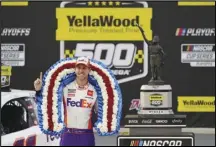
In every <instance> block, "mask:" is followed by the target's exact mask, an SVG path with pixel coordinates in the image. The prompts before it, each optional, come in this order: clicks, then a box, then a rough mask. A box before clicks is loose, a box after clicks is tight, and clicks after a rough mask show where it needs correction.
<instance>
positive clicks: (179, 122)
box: [124, 114, 186, 128]
mask: <svg viewBox="0 0 216 147" xmlns="http://www.w3.org/2000/svg"><path fill="white" fill-rule="evenodd" d="M124 124H125V128H131V127H132V128H154V127H157V128H158V127H159V128H170V127H171V128H172V127H175V128H184V127H186V115H175V114H159V115H148V114H139V115H126V117H125V119H124Z"/></svg>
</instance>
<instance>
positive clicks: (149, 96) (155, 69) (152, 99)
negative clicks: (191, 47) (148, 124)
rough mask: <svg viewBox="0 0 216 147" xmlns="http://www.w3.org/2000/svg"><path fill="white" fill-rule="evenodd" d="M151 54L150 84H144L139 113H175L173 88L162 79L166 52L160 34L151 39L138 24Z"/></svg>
mask: <svg viewBox="0 0 216 147" xmlns="http://www.w3.org/2000/svg"><path fill="white" fill-rule="evenodd" d="M137 26H138V28H139V30H140V31H141V33H142V36H143V38H144V40H145V42H146V43H147V44H148V52H149V56H150V67H151V79H150V81H149V82H148V85H142V87H141V91H140V107H141V108H140V110H139V111H138V114H141V115H142V114H174V113H173V110H172V88H171V86H170V85H168V84H165V82H164V81H163V80H162V79H161V75H162V67H163V66H164V59H165V53H164V51H163V48H162V47H161V46H160V44H159V41H160V40H159V36H154V37H153V40H152V41H149V40H148V39H147V38H146V36H145V33H144V30H143V29H142V28H141V27H140V26H139V25H138V24H137Z"/></svg>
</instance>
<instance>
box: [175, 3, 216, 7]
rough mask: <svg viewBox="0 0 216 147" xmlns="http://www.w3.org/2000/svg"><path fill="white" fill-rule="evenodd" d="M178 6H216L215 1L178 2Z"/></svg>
mask: <svg viewBox="0 0 216 147" xmlns="http://www.w3.org/2000/svg"><path fill="white" fill-rule="evenodd" d="M178 6H215V2H178Z"/></svg>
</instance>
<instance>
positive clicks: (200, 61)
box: [181, 44, 215, 67]
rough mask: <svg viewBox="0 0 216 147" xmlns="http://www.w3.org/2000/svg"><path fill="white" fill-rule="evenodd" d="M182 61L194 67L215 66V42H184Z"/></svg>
mask: <svg viewBox="0 0 216 147" xmlns="http://www.w3.org/2000/svg"><path fill="white" fill-rule="evenodd" d="M181 62H182V63H190V65H191V66H192V67H215V44H182V45H181Z"/></svg>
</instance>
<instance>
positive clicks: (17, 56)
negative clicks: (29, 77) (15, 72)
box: [1, 43, 25, 66]
mask: <svg viewBox="0 0 216 147" xmlns="http://www.w3.org/2000/svg"><path fill="white" fill-rule="evenodd" d="M1 62H2V63H3V64H5V65H9V66H25V44H15V43H7V44H5V43H2V44H1Z"/></svg>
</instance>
